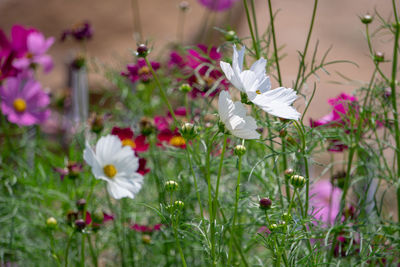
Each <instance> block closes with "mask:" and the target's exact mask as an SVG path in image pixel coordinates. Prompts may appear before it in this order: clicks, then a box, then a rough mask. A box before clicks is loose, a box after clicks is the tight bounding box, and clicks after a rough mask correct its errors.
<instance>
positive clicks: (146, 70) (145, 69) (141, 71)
mask: <svg viewBox="0 0 400 267" xmlns="http://www.w3.org/2000/svg"><path fill="white" fill-rule="evenodd" d="M138 74H139V75H142V74H150V69H149V67H147V66H143V67H141V68H140V69H139V71H138Z"/></svg>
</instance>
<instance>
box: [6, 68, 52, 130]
mask: <svg viewBox="0 0 400 267" xmlns="http://www.w3.org/2000/svg"><path fill="white" fill-rule="evenodd" d="M0 98H1V100H2V101H1V110H2V112H3V113H4V115H6V116H7V119H8V120H9V121H10V122H12V123H15V124H18V125H20V126H29V125H34V124H40V123H43V122H44V121H45V120H46V119H47V118H48V117H49V116H50V110H49V109H48V108H47V106H48V105H49V103H50V97H49V96H48V95H47V94H46V93H45V92H44V91H43V90H42V86H41V85H40V83H39V82H37V81H35V80H34V79H33V78H32V77H28V76H25V75H19V76H17V77H9V78H8V79H6V80H5V82H4V84H3V85H2V86H0Z"/></svg>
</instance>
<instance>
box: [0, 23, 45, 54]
mask: <svg viewBox="0 0 400 267" xmlns="http://www.w3.org/2000/svg"><path fill="white" fill-rule="evenodd" d="M34 32H38V31H37V30H36V29H34V28H30V29H25V28H24V27H23V26H21V25H14V26H13V27H12V28H11V41H9V40H8V39H7V36H6V35H5V34H4V32H3V31H2V30H1V29H0V47H1V51H0V54H9V53H13V56H14V57H17V58H19V57H23V56H24V55H25V54H26V52H27V51H28V46H27V39H28V36H29V35H30V34H31V33H34Z"/></svg>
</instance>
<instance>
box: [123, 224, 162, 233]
mask: <svg viewBox="0 0 400 267" xmlns="http://www.w3.org/2000/svg"><path fill="white" fill-rule="evenodd" d="M162 226H163V225H162V224H156V225H154V226H151V225H140V224H137V223H135V224H134V225H132V226H131V227H130V228H131V229H132V230H134V231H136V232H139V233H146V234H151V233H153V232H155V231H160V230H161V227H162Z"/></svg>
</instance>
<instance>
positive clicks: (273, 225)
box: [269, 223, 278, 231]
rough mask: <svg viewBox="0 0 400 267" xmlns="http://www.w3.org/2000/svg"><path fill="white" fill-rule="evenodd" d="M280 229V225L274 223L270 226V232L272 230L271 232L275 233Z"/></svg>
mask: <svg viewBox="0 0 400 267" xmlns="http://www.w3.org/2000/svg"><path fill="white" fill-rule="evenodd" d="M277 228H278V225H276V223H272V224H271V225H270V226H269V230H271V231H274V230H276V229H277Z"/></svg>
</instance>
